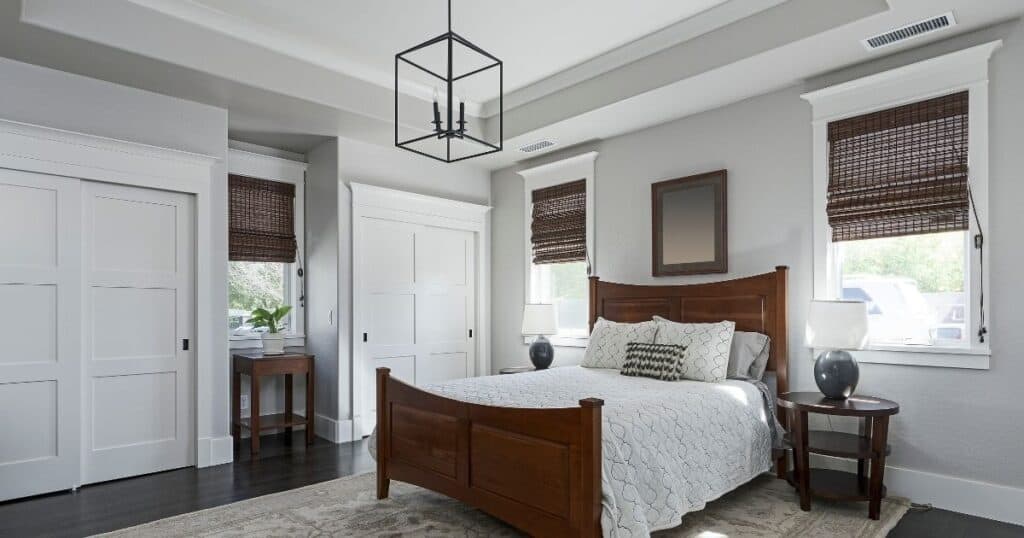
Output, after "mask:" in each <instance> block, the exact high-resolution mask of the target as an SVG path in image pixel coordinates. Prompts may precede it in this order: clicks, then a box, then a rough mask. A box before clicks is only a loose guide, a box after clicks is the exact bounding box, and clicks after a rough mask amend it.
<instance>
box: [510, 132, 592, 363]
mask: <svg viewBox="0 0 1024 538" xmlns="http://www.w3.org/2000/svg"><path fill="white" fill-rule="evenodd" d="M596 159H597V152H596V151H591V152H587V153H582V154H580V155H576V156H573V157H569V158H567V159H562V160H560V161H556V162H553V163H548V164H543V165H540V166H536V167H534V168H528V169H526V170H520V171H519V175H520V176H522V177H523V187H524V193H525V195H524V200H525V201H524V206H523V207H524V213H523V234H524V235H523V237H524V239H525V247H526V255H525V265H524V274H525V278H524V280H523V282H525V284H526V286H525V289H524V290H523V304H524V305H525V304H528V303H529V302H530V290H531V282H530V279H531V278H532V271H531V268H532V266H533V263H532V260H533V248H532V246H533V245H532V243H531V242H530V224H531V222H532V219H531V218H530V215H531V214H532V212H533V202H531V199H530V195H531V193H532V192H533V191H535V190H537V189H543V188H545V187H551V186H554V185H560V184H562V183H568V182H570V181H578V180H580V179H584V180H586V196H587V202H586V203H587V259H588V260H589V261H590V271H591V274H597V269H596V268H597V257H596V256H595V253H594V250H595V249H594V205H595V204H594V161H595V160H596ZM550 340H551V344H552V345H555V346H560V347H587V342H589V341H590V337H588V336H584V337H570V336H558V335H554V336H552V337H551V338H550ZM523 342H524V343H527V344H529V343H531V342H533V337H532V336H524V337H523Z"/></svg>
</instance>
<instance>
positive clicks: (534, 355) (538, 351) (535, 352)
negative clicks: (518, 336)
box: [530, 335, 555, 370]
mask: <svg viewBox="0 0 1024 538" xmlns="http://www.w3.org/2000/svg"><path fill="white" fill-rule="evenodd" d="M554 360H555V348H554V347H553V346H552V345H551V342H550V341H548V339H547V338H545V337H544V336H543V335H541V336H538V337H537V339H536V340H534V341H533V343H532V344H530V362H532V363H533V367H534V368H536V369H538V370H545V369H547V367H548V366H551V362H552V361H554Z"/></svg>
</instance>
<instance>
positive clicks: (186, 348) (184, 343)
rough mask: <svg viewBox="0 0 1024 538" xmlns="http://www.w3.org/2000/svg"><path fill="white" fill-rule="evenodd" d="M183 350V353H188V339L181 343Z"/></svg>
mask: <svg viewBox="0 0 1024 538" xmlns="http://www.w3.org/2000/svg"><path fill="white" fill-rule="evenodd" d="M181 350H182V351H188V338H185V339H182V341H181Z"/></svg>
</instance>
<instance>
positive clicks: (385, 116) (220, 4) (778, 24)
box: [0, 0, 1024, 169]
mask: <svg viewBox="0 0 1024 538" xmlns="http://www.w3.org/2000/svg"><path fill="white" fill-rule="evenodd" d="M442 2H443V0H361V1H359V2H357V1H355V0H291V1H288V2H285V1H283V0H90V1H89V2H82V1H81V0H21V2H15V1H9V2H3V1H0V56H5V57H9V58H13V59H16V60H20V61H24V62H29V63H35V64H38V65H44V66H49V67H53V68H56V69H61V70H64V71H70V72H73V73H78V74H82V75H86V76H92V77H95V78H100V79H103V80H109V81H111V82H115V83H119V84H123V85H128V86H135V87H138V88H142V89H146V90H149V91H154V92H159V93H164V94H167V95H172V96H176V97H181V98H184V99H190V100H193V101H198V102H203V103H207V104H210V105H214V106H219V107H222V108H225V109H227V110H228V111H229V114H228V118H229V124H230V128H231V134H232V136H236V137H238V138H239V139H242V140H246V141H249V142H254V143H262V144H265V145H271V146H276V147H280V148H282V149H289V150H292V151H298V152H304V151H307V150H308V149H310V148H311V147H312V145H314V144H315V143H317V142H318V141H320V140H322V139H323V138H322V137H332V136H344V137H349V138H357V139H360V140H364V141H368V142H371V143H376V144H381V145H391V144H393V134H394V121H395V119H394V95H393V93H392V84H393V79H392V77H393V72H392V71H391V69H393V61H394V53H395V52H397V51H398V50H399V49H401V48H402V47H407V46H410V45H414V44H417V43H419V42H421V41H422V40H424V39H427V38H429V37H432V36H435V35H438V34H439V33H442V32H443V31H444V30H445V26H446V21H445V18H444V17H445V5H444V4H443V3H442ZM434 4H438V5H434ZM296 6H299V7H301V9H299V8H297V7H296ZM702 9H703V11H700V10H702ZM698 11H700V12H698ZM947 11H952V12H953V13H954V15H955V16H956V19H957V21H958V24H957V26H955V27H953V28H950V29H947V30H943V31H941V32H936V33H934V34H929V35H927V36H924V37H921V38H919V39H915V40H910V41H907V42H905V43H901V44H898V45H895V46H893V47H887V48H886V49H882V50H878V51H868V50H866V49H865V48H864V47H863V46H861V44H860V40H861V39H863V38H865V37H868V36H871V35H875V34H877V33H881V32H884V31H887V30H890V29H892V28H895V27H898V26H901V25H904V24H907V23H910V22H914V21H917V20H921V19H923V18H926V17H930V16H934V15H937V14H941V13H945V12H947ZM694 13H695V14H694ZM1022 13H1024V1H1021V0H985V1H978V0H726V1H724V2H723V1H720V0H692V1H686V2H684V1H683V0H676V1H669V0H633V1H624V0H615V1H613V0H547V1H542V0H516V1H507V0H506V1H501V0H456V3H455V30H456V31H457V32H459V33H460V34H462V35H463V36H465V37H466V38H468V39H470V40H472V41H474V42H475V43H477V44H478V45H480V46H482V47H483V48H485V49H486V50H488V51H490V52H492V53H494V54H495V55H497V56H498V57H500V58H501V59H502V60H503V61H504V62H505V75H506V80H505V82H506V85H505V95H504V115H503V117H504V125H503V127H504V135H505V137H504V138H505V151H503V152H501V153H496V154H493V155H490V156H487V157H484V158H480V159H473V160H470V161H467V162H466V164H463V165H462V166H483V167H487V168H490V169H494V168H499V167H502V166H507V165H509V164H512V163H514V162H516V161H520V160H524V159H526V158H533V157H536V156H538V155H540V154H543V153H545V152H546V151H550V150H544V151H541V152H537V153H531V154H529V155H527V154H524V153H521V152H519V151H517V148H518V147H519V146H522V145H525V144H529V143H532V142H536V141H537V140H539V139H542V138H550V139H553V140H554V141H556V142H557V143H558V145H557V146H555V148H553V150H557V149H561V148H565V147H567V146H571V145H574V144H578V143H581V142H585V141H588V140H595V139H601V138H606V137H611V136H616V135H619V134H622V133H626V132H630V131H635V130H637V129H642V128H645V127H649V126H651V125H656V124H658V123H663V122H667V121H671V120H674V119H677V118H680V117H683V116H686V115H690V114H695V113H699V112H702V111H705V110H709V109H712V108H715V107H719V106H724V105H728V104H730V103H735V102H737V101H740V100H743V99H746V98H749V97H752V96H755V95H759V94H763V93H766V92H770V91H773V90H776V89H779V88H783V87H786V86H790V85H793V84H799V83H801V82H803V81H806V80H809V79H813V78H815V77H818V76H820V75H822V74H825V73H829V72H831V71H834V70H838V69H842V68H844V67H848V66H852V65H855V64H859V63H862V62H868V61H872V60H874V59H877V58H880V57H882V56H886V55H888V54H894V53H898V52H901V51H905V50H908V49H911V48H915V47H919V46H922V45H925V44H928V43H933V42H936V41H939V40H945V39H948V38H950V37H952V36H955V35H958V34H963V33H967V32H972V31H974V30H978V29H980V28H984V27H986V26H990V25H993V24H995V23H998V22H1000V21H1006V20H1009V19H1013V18H1016V17H1020V16H1021V14H1022ZM685 14H690V15H691V16H689V18H682V19H680V17H686V15H685ZM644 32H647V33H646V34H644ZM652 32H653V33H652ZM375 58H376V59H375ZM513 81H515V82H514V83H513ZM514 86H519V89H513V87H514ZM418 97H419V98H422V97H424V96H422V95H418V96H407V97H406V96H403V97H401V99H404V100H402V101H401V102H402V106H403V107H405V106H406V104H414V105H425V103H423V102H422V101H419V99H417V98H418ZM426 97H427V98H429V95H428V96H426ZM496 112H497V108H496V107H495V103H494V102H493V101H492V102H489V103H483V117H482V118H477V119H476V122H475V125H482V126H485V128H487V129H490V130H494V129H495V128H496V114H495V113H496ZM413 116H415V115H413ZM401 120H402V127H403V128H405V127H409V128H413V129H423V128H425V127H426V126H427V125H428V124H427V122H428V121H429V118H428V117H427V116H426V115H422V117H419V116H416V117H411V118H410V117H409V116H408V115H405V116H403V117H402V118H401ZM472 124H474V123H473V122H471V125H472ZM396 151H397V150H396Z"/></svg>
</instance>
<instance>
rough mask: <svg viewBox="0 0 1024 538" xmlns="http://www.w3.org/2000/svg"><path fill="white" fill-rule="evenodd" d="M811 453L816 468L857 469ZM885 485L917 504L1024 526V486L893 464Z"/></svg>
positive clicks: (886, 474) (890, 493)
mask: <svg viewBox="0 0 1024 538" xmlns="http://www.w3.org/2000/svg"><path fill="white" fill-rule="evenodd" d="M811 456H812V458H811V460H812V461H811V465H812V466H813V467H821V468H825V469H837V470H842V471H852V472H856V462H855V461H851V460H845V459H840V458H833V457H829V456H821V455H818V454H812V455H811ZM885 486H886V488H887V489H888V490H889V495H894V496H897V497H906V498H908V499H910V500H911V501H912V502H915V503H930V504H931V505H932V506H934V507H936V508H942V509H944V510H952V511H954V512H960V513H964V514H970V515H972V516H978V517H983V518H987V519H994V520H997V521H1005V522H1007V523H1013V524H1015V525H1024V511H1022V510H1021V507H1022V506H1024V489H1018V488H1012V487H1009V486H1001V485H998V484H990V483H988V482H978V481H976V480H969V479H966V478H958V477H955V476H948V475H941V474H935V473H929V472H925V471H917V470H914V469H906V468H903V467H893V466H891V465H886V467H885Z"/></svg>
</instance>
